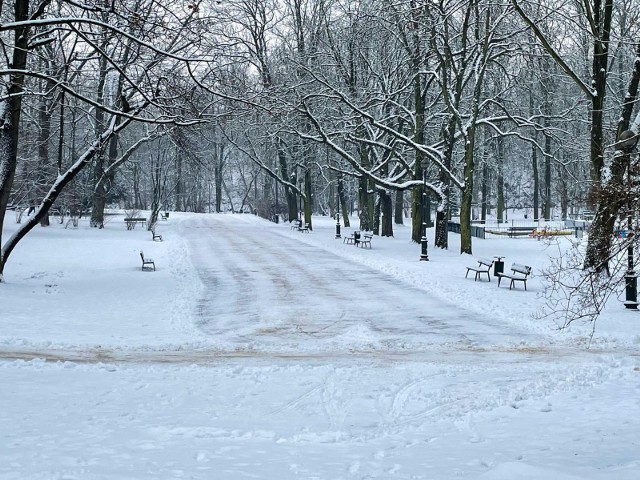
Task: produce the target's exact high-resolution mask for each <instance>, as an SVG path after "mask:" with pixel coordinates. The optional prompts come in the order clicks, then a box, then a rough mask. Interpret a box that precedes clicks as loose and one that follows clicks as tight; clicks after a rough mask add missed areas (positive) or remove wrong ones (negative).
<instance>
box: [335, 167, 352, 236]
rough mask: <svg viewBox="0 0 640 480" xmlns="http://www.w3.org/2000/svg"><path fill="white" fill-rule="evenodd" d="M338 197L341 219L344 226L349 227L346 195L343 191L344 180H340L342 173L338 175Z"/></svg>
mask: <svg viewBox="0 0 640 480" xmlns="http://www.w3.org/2000/svg"><path fill="white" fill-rule="evenodd" d="M338 197H339V198H340V208H341V209H342V221H343V223H344V226H345V227H350V226H351V222H350V221H349V205H348V204H347V195H346V193H345V191H344V182H343V181H342V175H340V177H338Z"/></svg>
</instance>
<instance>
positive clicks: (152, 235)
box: [151, 228, 162, 242]
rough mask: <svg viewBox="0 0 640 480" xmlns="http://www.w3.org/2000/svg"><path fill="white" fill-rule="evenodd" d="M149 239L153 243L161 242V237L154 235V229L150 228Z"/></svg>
mask: <svg viewBox="0 0 640 480" xmlns="http://www.w3.org/2000/svg"><path fill="white" fill-rule="evenodd" d="M151 238H152V240H153V241H154V242H156V241H158V242H161V241H162V235H160V234H158V233H156V229H155V228H152V229H151Z"/></svg>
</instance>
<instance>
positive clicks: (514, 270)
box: [498, 263, 531, 290]
mask: <svg viewBox="0 0 640 480" xmlns="http://www.w3.org/2000/svg"><path fill="white" fill-rule="evenodd" d="M529 275H531V267H529V266H527V265H520V264H519V263H514V264H513V265H511V273H500V274H498V287H499V286H500V281H501V280H502V279H503V278H508V279H509V280H511V282H510V283H509V290H511V289H512V288H513V287H514V286H515V282H522V283H523V284H524V289H525V290H526V289H527V279H528V278H529Z"/></svg>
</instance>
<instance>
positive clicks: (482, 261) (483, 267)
mask: <svg viewBox="0 0 640 480" xmlns="http://www.w3.org/2000/svg"><path fill="white" fill-rule="evenodd" d="M476 261H477V262H478V266H477V267H466V268H467V273H466V274H465V276H464V278H467V277H468V276H469V272H475V273H476V278H475V280H474V282H477V281H478V279H479V278H480V275H481V274H483V273H486V274H487V280H488V281H491V277H490V276H489V270H490V269H491V267H492V266H493V260H489V259H488V258H476Z"/></svg>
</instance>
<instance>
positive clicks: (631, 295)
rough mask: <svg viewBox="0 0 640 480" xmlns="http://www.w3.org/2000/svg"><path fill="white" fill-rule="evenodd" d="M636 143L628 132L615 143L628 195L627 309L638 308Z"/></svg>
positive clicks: (625, 278) (630, 132)
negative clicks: (623, 158) (633, 181)
mask: <svg viewBox="0 0 640 480" xmlns="http://www.w3.org/2000/svg"><path fill="white" fill-rule="evenodd" d="M637 143H638V135H637V134H635V133H633V132H632V131H630V130H625V131H624V132H622V133H621V134H620V138H619V139H618V142H617V143H616V150H620V151H622V152H623V154H624V155H625V156H626V157H627V158H626V160H627V194H628V195H629V200H628V208H629V213H628V216H627V238H628V242H629V245H628V246H627V272H626V273H625V275H624V283H625V302H624V306H625V308H628V309H637V308H638V276H637V275H636V272H635V266H634V260H633V242H634V241H635V239H634V238H633V237H634V235H633V201H632V184H631V152H632V151H633V149H634V148H635V147H636V144H637Z"/></svg>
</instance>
